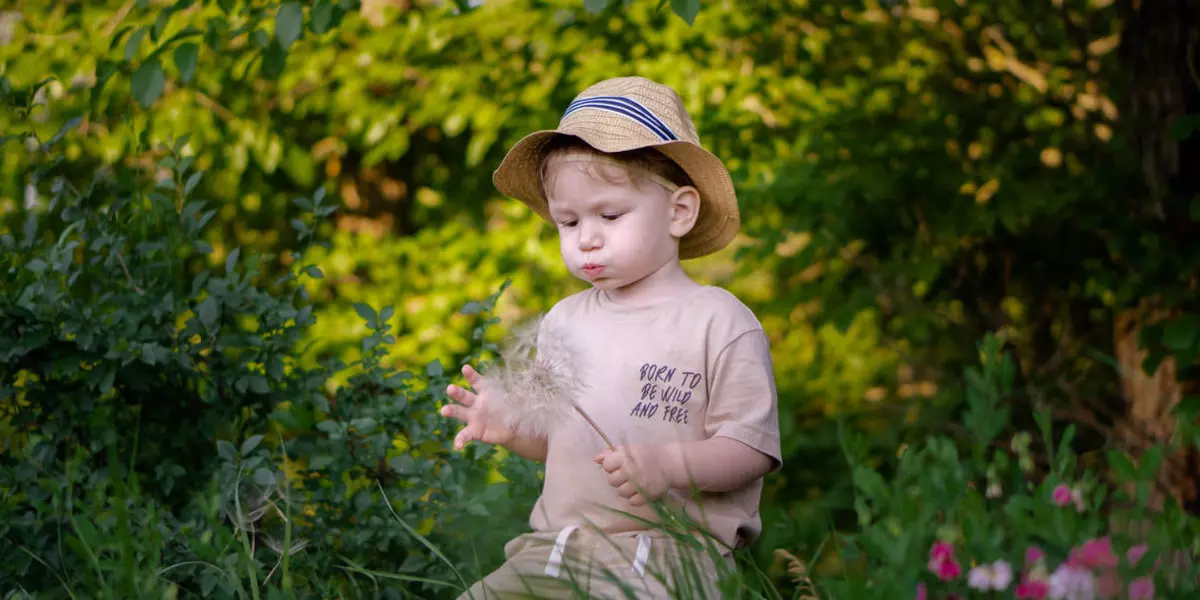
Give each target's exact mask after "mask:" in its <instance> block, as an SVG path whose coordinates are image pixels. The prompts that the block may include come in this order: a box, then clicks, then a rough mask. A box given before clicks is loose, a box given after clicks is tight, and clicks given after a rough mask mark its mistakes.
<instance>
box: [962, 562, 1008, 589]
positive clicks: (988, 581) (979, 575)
mask: <svg viewBox="0 0 1200 600" xmlns="http://www.w3.org/2000/svg"><path fill="white" fill-rule="evenodd" d="M1010 584H1012V566H1010V565H1009V564H1008V563H1007V562H1005V561H1003V560H997V561H996V562H994V563H991V564H987V565H979V566H977V567H975V568H973V569H971V570H970V572H968V573H967V587H970V588H971V589H973V590H979V591H981V592H986V591H988V590H995V591H997V592H1001V591H1004V590H1006V589H1008V586H1009V585H1010Z"/></svg>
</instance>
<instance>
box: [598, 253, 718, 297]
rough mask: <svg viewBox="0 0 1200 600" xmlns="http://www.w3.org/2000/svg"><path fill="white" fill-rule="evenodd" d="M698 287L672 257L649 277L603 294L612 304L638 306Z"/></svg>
mask: <svg viewBox="0 0 1200 600" xmlns="http://www.w3.org/2000/svg"><path fill="white" fill-rule="evenodd" d="M699 285H700V284H698V283H696V282H695V281H693V280H692V278H691V277H688V275H687V273H685V272H684V271H683V265H681V264H680V263H679V259H678V258H674V257H672V258H671V260H668V261H666V262H665V263H663V265H662V266H661V267H659V268H657V269H655V270H654V271H653V272H651V273H650V274H649V275H647V276H645V277H643V278H641V279H639V280H637V281H635V282H633V283H631V284H629V285H626V286H622V287H619V288H614V289H611V290H608V291H606V292H605V293H606V294H607V295H608V297H609V299H610V300H612V301H613V302H617V303H619V304H625V305H629V306H639V305H647V304H656V303H658V302H662V301H663V300H669V299H671V298H672V297H675V296H677V295H679V294H680V293H683V292H687V291H691V290H692V289H694V288H696V287H699Z"/></svg>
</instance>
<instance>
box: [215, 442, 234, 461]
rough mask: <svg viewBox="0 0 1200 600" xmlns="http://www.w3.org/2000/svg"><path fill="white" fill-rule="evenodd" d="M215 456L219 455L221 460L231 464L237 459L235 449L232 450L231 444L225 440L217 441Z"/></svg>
mask: <svg viewBox="0 0 1200 600" xmlns="http://www.w3.org/2000/svg"><path fill="white" fill-rule="evenodd" d="M217 454H219V455H220V456H221V458H223V459H225V460H227V461H229V462H233V461H234V460H235V459H237V448H234V447H233V444H230V443H229V442H227V441H225V440H218V441H217Z"/></svg>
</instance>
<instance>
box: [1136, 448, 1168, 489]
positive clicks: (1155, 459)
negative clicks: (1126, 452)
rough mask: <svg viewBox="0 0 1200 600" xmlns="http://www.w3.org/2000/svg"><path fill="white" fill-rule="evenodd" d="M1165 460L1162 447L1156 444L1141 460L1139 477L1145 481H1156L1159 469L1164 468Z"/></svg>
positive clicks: (1139, 462) (1147, 450)
mask: <svg viewBox="0 0 1200 600" xmlns="http://www.w3.org/2000/svg"><path fill="white" fill-rule="evenodd" d="M1163 458H1164V455H1163V447H1162V446H1160V445H1158V444H1154V445H1152V446H1150V447H1149V448H1147V449H1146V452H1145V453H1143V454H1142V458H1141V460H1139V461H1138V473H1137V474H1138V477H1140V478H1141V479H1142V480H1143V481H1149V480H1152V479H1154V476H1155V475H1157V474H1158V471H1159V469H1161V468H1162V464H1163Z"/></svg>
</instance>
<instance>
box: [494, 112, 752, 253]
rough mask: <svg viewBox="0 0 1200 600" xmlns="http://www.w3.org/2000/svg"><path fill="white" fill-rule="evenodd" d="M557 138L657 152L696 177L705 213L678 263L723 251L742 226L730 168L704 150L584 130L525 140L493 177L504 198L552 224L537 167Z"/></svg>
mask: <svg viewBox="0 0 1200 600" xmlns="http://www.w3.org/2000/svg"><path fill="white" fill-rule="evenodd" d="M557 136H573V137H577V138H579V139H581V140H583V141H584V142H585V143H586V144H588V145H589V146H591V147H593V148H595V149H597V150H599V151H601V152H605V153H613V152H625V151H628V150H635V149H638V148H654V149H656V150H658V151H659V152H661V153H663V154H664V155H666V156H667V158H670V159H671V160H673V161H675V163H676V164H678V165H679V167H680V168H682V169H683V170H684V171H685V172H686V173H687V174H688V177H690V178H691V180H692V183H693V184H694V185H695V187H696V190H697V191H698V192H699V194H700V214H699V215H698V216H697V218H696V223H695V225H694V226H693V227H692V230H691V231H689V232H688V233H687V234H686V235H684V236H683V238H681V239H680V240H679V258H680V259H683V260H686V259H692V258H699V257H701V256H705V255H708V254H712V253H714V252H718V251H720V250H722V249H723V248H725V247H726V246H728V245H729V243H730V242H732V241H733V239H734V237H735V236H737V232H738V229H739V228H740V227H741V217H740V214H739V211H738V203H737V193H736V191H735V190H734V187H733V180H732V179H731V178H730V176H729V171H728V170H727V169H726V168H725V164H724V163H722V162H721V160H720V159H719V158H717V157H716V156H715V155H713V154H712V153H711V152H709V151H707V150H705V149H704V148H702V147H701V146H698V145H696V144H693V143H690V142H686V141H668V142H662V143H645V142H641V141H627V142H626V143H625V144H621V143H620V142H619V141H617V140H614V139H613V138H612V137H611V136H607V135H603V134H601V133H600V132H596V133H595V134H593V133H592V132H589V131H587V130H586V129H582V128H572V130H570V131H566V130H561V129H548V130H544V131H536V132H534V133H531V134H529V135H526V136H525V137H523V138H521V140H520V141H518V142H517V143H516V144H514V145H513V147H512V149H510V150H509V151H508V154H506V155H505V156H504V160H502V161H501V162H500V166H499V167H497V168H496V171H495V173H493V174H492V182H493V183H494V184H495V186H496V189H497V190H499V191H500V193H502V194H505V195H507V196H511V197H513V198H516V199H518V200H520V201H521V202H524V203H525V204H526V205H528V206H529V207H530V208H531V209H533V211H534V212H535V213H537V214H538V215H539V216H541V217H542V218H543V219H545V220H547V221H549V222H551V223H553V222H554V221H553V219H552V218H551V217H550V209H549V206H548V205H547V201H546V198H545V197H544V196H543V194H542V191H541V186H540V185H539V184H538V166H539V164H540V163H541V158H542V153H543V148H545V146H546V144H547V143H548V142H550V140H552V139H553V138H555V137H557Z"/></svg>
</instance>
